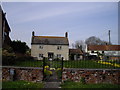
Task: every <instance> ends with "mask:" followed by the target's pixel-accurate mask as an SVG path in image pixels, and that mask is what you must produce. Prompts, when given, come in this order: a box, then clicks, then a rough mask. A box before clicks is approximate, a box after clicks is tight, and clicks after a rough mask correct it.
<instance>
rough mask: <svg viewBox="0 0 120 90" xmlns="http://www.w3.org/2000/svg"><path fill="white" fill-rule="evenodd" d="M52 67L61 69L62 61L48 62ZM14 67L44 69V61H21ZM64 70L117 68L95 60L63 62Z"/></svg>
mask: <svg viewBox="0 0 120 90" xmlns="http://www.w3.org/2000/svg"><path fill="white" fill-rule="evenodd" d="M48 64H49V65H50V67H52V68H60V67H61V65H62V62H61V61H51V62H48ZM13 66H23V67H43V61H37V60H36V61H35V60H33V61H31V60H30V61H29V60H27V61H21V62H20V61H19V62H16V63H15V65H13ZM63 67H64V68H93V69H94V68H108V69H109V68H115V67H113V66H111V65H105V64H101V63H97V61H95V60H79V61H72V60H71V61H64V62H63Z"/></svg>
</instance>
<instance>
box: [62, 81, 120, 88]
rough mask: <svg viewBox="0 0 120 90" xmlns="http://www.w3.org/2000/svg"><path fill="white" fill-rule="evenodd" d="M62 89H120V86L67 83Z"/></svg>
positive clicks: (63, 84)
mask: <svg viewBox="0 0 120 90" xmlns="http://www.w3.org/2000/svg"><path fill="white" fill-rule="evenodd" d="M61 87H62V88H120V85H114V84H82V83H80V82H65V83H62V84H61Z"/></svg>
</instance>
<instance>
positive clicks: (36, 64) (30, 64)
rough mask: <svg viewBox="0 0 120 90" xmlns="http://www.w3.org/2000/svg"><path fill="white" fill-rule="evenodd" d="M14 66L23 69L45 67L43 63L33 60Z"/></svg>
mask: <svg viewBox="0 0 120 90" xmlns="http://www.w3.org/2000/svg"><path fill="white" fill-rule="evenodd" d="M14 66H22V67H43V61H38V60H33V61H31V60H30V61H29V60H26V61H17V62H16V63H15V65H14Z"/></svg>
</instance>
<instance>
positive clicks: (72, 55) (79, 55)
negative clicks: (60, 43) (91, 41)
mask: <svg viewBox="0 0 120 90" xmlns="http://www.w3.org/2000/svg"><path fill="white" fill-rule="evenodd" d="M69 59H70V60H82V59H83V51H82V50H80V49H69Z"/></svg>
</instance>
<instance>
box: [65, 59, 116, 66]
mask: <svg viewBox="0 0 120 90" xmlns="http://www.w3.org/2000/svg"><path fill="white" fill-rule="evenodd" d="M64 67H65V68H114V67H113V66H111V65H104V64H99V63H97V62H96V61H95V60H80V61H64Z"/></svg>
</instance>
